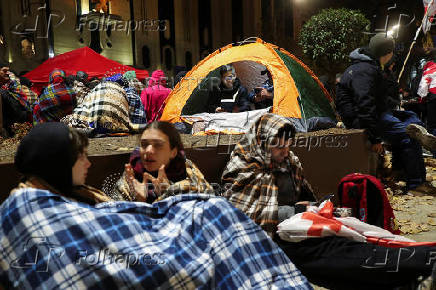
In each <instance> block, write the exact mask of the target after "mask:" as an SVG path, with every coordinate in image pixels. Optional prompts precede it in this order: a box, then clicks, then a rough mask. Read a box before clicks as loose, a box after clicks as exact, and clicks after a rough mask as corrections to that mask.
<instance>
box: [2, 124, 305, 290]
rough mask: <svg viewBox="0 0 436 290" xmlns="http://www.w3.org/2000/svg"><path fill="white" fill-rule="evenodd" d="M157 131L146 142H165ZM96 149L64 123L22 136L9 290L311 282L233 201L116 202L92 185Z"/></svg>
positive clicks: (7, 237)
mask: <svg viewBox="0 0 436 290" xmlns="http://www.w3.org/2000/svg"><path fill="white" fill-rule="evenodd" d="M143 136H144V137H147V136H148V135H147V134H146V135H143ZM152 137H153V138H151V139H149V138H148V137H147V138H144V140H147V141H146V142H158V141H159V140H160V139H159V138H158V136H156V135H154V136H152ZM167 141H168V140H167ZM144 142H145V141H144ZM87 145H88V140H87V138H86V136H84V135H83V134H81V133H79V132H76V131H74V130H71V129H69V128H68V127H67V126H66V125H64V124H61V123H45V124H40V125H37V126H36V127H34V128H33V129H32V130H31V131H30V132H29V134H28V135H27V136H25V137H24V138H23V140H22V141H21V143H20V145H19V147H18V150H17V153H16V156H15V165H16V167H17V169H18V170H19V171H20V172H21V173H23V174H24V176H25V180H24V182H23V183H20V185H19V186H18V188H17V189H15V190H13V191H12V192H11V195H10V196H9V197H8V198H7V199H6V200H5V201H4V202H3V203H2V204H1V205H0V220H1V223H2V224H1V227H0V237H1V239H0V248H1V249H2V250H1V251H0V289H13V288H14V289H87V288H90V289H108V288H111V289H196V288H201V289H240V288H249V289H252V288H253V289H254V288H255V289H270V288H277V289H310V288H311V287H310V284H309V283H308V282H307V279H306V278H305V277H304V276H302V275H301V273H300V272H299V271H298V270H297V269H296V268H295V266H294V265H293V264H292V263H291V262H290V261H289V259H288V258H287V257H286V255H285V254H284V253H283V251H282V250H280V248H278V247H277V245H275V244H274V242H273V241H272V240H271V239H269V238H268V237H267V235H265V233H264V232H263V231H262V229H261V228H260V227H259V226H257V225H256V224H255V223H253V222H252V221H251V220H250V219H249V218H248V217H246V216H245V215H244V214H243V213H241V212H240V211H239V210H237V209H235V208H234V207H233V206H232V205H231V204H230V203H229V202H227V201H226V200H225V199H223V198H217V197H213V196H210V195H204V194H183V195H177V196H173V197H169V198H167V199H165V200H163V201H160V202H155V203H153V204H148V203H145V202H125V201H118V202H113V201H110V199H109V198H108V197H107V196H105V195H104V194H102V193H101V192H100V191H98V190H96V189H93V188H91V187H88V186H85V185H84V184H85V179H86V176H87V173H88V169H89V167H90V165H91V164H90V162H89V160H88V158H87ZM154 145H155V144H154ZM162 145H163V144H162ZM163 146H164V145H163ZM145 148H147V147H145ZM152 156H153V158H154V159H156V160H157V159H158V157H156V155H152ZM167 157H168V158H174V157H175V156H174V155H171V156H167ZM146 160H147V162H150V160H149V158H148V157H147V159H146ZM165 164H166V163H165ZM145 166H147V168H149V170H150V171H151V172H153V171H155V170H156V169H155V168H156V167H149V166H148V163H145ZM186 170H187V171H188V168H187V169H186ZM169 173H170V172H168V175H169V176H168V177H169V178H171V177H170V176H171V175H170V174H169ZM188 175H189V173H188ZM78 201H79V202H78ZM104 201H109V202H104Z"/></svg>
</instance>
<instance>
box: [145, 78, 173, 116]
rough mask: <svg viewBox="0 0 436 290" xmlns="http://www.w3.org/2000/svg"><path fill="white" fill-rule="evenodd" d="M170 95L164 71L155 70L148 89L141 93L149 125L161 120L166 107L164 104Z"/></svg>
mask: <svg viewBox="0 0 436 290" xmlns="http://www.w3.org/2000/svg"><path fill="white" fill-rule="evenodd" d="M170 93H171V89H169V88H167V87H166V77H165V73H164V72H163V71H162V70H155V71H154V72H153V73H152V74H151V78H150V79H149V81H148V87H147V88H146V89H145V90H143V91H142V93H141V101H142V104H143V105H144V110H145V114H146V115H147V122H148V123H151V122H153V121H157V120H159V119H160V117H161V115H162V112H163V109H164V106H165V104H164V102H165V100H166V98H167V97H168V95H169V94H170Z"/></svg>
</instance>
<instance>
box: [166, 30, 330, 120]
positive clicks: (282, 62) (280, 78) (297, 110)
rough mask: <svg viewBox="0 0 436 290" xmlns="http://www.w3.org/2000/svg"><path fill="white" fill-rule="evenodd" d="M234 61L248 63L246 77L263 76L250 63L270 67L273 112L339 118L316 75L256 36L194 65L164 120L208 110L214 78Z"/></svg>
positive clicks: (175, 92)
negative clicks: (222, 67) (223, 66)
mask: <svg viewBox="0 0 436 290" xmlns="http://www.w3.org/2000/svg"><path fill="white" fill-rule="evenodd" d="M230 63H233V64H234V65H235V64H240V65H239V67H243V66H244V64H245V66H246V67H245V68H246V69H245V72H247V71H248V72H249V73H248V74H247V73H245V75H246V76H245V78H253V79H256V77H257V76H260V71H256V70H255V69H251V68H250V67H249V65H248V64H249V63H255V64H256V65H257V66H260V67H262V68H265V67H266V69H268V71H269V72H270V73H271V76H272V80H273V85H274V99H273V108H272V112H273V113H275V114H278V115H281V116H285V117H290V118H295V119H301V121H305V120H307V119H309V118H311V117H330V118H332V119H333V120H335V119H336V116H335V112H334V110H333V107H332V103H333V101H332V98H331V97H330V95H329V93H328V92H327V90H326V89H325V88H324V86H323V85H322V83H321V82H320V80H319V79H318V78H317V77H316V76H315V74H314V73H313V72H312V71H311V70H310V69H309V68H308V67H307V66H306V65H305V64H304V63H303V62H302V61H300V60H299V59H298V58H297V57H295V56H294V55H292V54H290V53H289V52H287V51H286V50H284V49H281V48H279V47H277V46H275V45H273V44H270V43H266V42H264V41H262V40H261V39H259V38H256V39H255V41H253V42H251V43H246V44H242V45H232V44H230V45H227V46H225V47H223V48H220V49H218V50H216V51H215V52H213V53H212V54H210V55H208V56H207V57H206V58H204V59H203V60H202V61H200V62H199V63H198V64H197V65H196V66H194V67H193V68H192V69H191V70H190V71H189V72H188V73H187V74H186V76H185V77H184V78H183V79H182V80H181V81H180V82H179V83H178V84H177V85H176V86H175V88H174V90H173V91H172V92H171V94H170V95H169V96H168V98H167V100H166V105H165V109H164V111H163V114H162V118H161V120H166V121H170V122H173V123H175V122H180V121H181V115H193V114H196V113H202V112H205V111H206V110H205V105H206V103H207V98H208V88H209V87H210V86H209V85H210V82H211V80H212V79H213V77H217V78H218V79H219V71H218V69H219V67H220V66H222V65H226V64H230ZM235 67H236V71H237V75H238V77H239V78H240V79H241V82H242V83H243V84H244V79H243V77H241V75H240V74H239V73H238V66H236V65H235ZM247 67H248V69H247ZM254 67H255V66H253V68H254ZM215 79H216V78H215ZM246 81H247V83H249V81H250V80H246ZM258 85H260V84H258Z"/></svg>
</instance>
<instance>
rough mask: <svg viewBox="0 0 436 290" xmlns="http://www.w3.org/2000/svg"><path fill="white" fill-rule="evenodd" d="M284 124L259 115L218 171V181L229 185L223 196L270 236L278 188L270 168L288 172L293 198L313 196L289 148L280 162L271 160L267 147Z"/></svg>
mask: <svg viewBox="0 0 436 290" xmlns="http://www.w3.org/2000/svg"><path fill="white" fill-rule="evenodd" d="M286 124H291V125H292V123H291V122H289V121H288V120H287V119H286V118H284V117H281V116H278V115H274V114H265V115H263V116H262V117H260V118H259V119H258V120H257V121H256V122H255V123H254V124H253V125H252V126H251V128H250V130H249V131H248V133H247V134H246V135H245V136H244V138H243V139H242V140H241V141H240V142H239V143H238V144H236V146H235V149H234V150H233V152H232V154H231V156H230V161H229V163H228V164H227V166H226V168H225V169H224V172H223V175H222V182H223V183H225V184H229V185H230V186H229V188H228V190H227V191H226V192H225V193H224V196H225V197H227V199H228V200H229V201H230V202H231V203H232V204H233V205H234V206H235V207H237V208H239V209H240V210H242V211H243V212H244V213H245V214H246V215H248V216H249V217H250V218H251V219H253V220H254V221H255V222H256V223H257V224H259V225H260V226H261V227H262V228H263V229H264V230H265V231H266V232H267V233H268V234H269V235H271V236H273V235H274V233H275V232H276V230H277V224H278V188H277V186H276V185H275V178H274V175H273V171H274V170H279V171H282V172H289V175H290V177H291V178H292V179H293V180H294V185H295V193H296V195H297V196H296V200H302V199H306V200H313V199H315V197H314V195H313V191H312V188H311V186H310V185H309V183H308V182H307V180H306V179H305V178H304V176H303V168H302V166H301V163H300V161H299V160H298V157H297V156H296V155H295V154H293V152H292V151H290V152H289V157H288V158H287V159H286V160H285V161H284V162H282V163H281V164H274V163H273V162H272V160H271V152H270V150H267V148H268V145H269V144H270V143H271V142H275V141H274V140H275V139H274V138H276V137H277V136H278V132H279V130H280V128H283V127H284V126H285V125H286ZM293 199H295V198H293Z"/></svg>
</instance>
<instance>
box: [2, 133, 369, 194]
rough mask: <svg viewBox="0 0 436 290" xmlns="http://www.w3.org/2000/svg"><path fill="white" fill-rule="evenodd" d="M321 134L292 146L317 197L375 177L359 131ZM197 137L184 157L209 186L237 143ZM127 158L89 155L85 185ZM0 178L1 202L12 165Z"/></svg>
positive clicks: (97, 183)
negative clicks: (359, 177) (352, 180)
mask: <svg viewBox="0 0 436 290" xmlns="http://www.w3.org/2000/svg"><path fill="white" fill-rule="evenodd" d="M322 132H323V131H321V132H320V133H318V132H316V133H307V134H299V135H297V137H296V140H295V142H294V144H293V146H292V150H293V151H294V152H295V153H296V154H297V156H298V157H299V158H300V160H301V163H302V164H303V168H304V170H305V176H306V178H307V179H308V181H309V182H310V183H311V185H312V187H313V189H314V190H315V192H316V193H317V195H318V197H322V196H324V195H326V194H329V193H336V191H337V186H338V184H339V181H340V179H341V178H342V177H344V176H345V175H347V174H349V173H353V172H361V173H366V174H373V175H374V174H375V170H376V163H374V162H373V161H372V160H373V158H372V157H371V156H372V154H371V152H370V151H369V148H368V146H367V138H366V135H365V134H364V132H363V131H362V130H347V131H346V133H337V134H332V133H328V134H323V133H322ZM201 138H209V140H203V142H199V144H200V146H196V145H195V144H194V145H192V144H185V151H186V156H187V157H188V158H189V159H191V160H192V161H193V162H194V163H195V164H196V165H197V166H198V167H199V168H200V170H201V171H202V172H203V174H204V176H205V177H206V179H207V180H208V181H209V182H210V183H219V182H220V178H221V174H222V172H223V170H224V167H225V165H226V164H227V161H228V160H229V158H230V153H231V151H232V150H233V147H234V145H235V144H236V143H237V141H236V140H235V141H232V140H230V142H228V143H227V144H222V142H221V143H219V145H216V144H217V142H216V139H214V138H217V137H216V136H215V137H214V136H203V137H200V139H201ZM197 139H198V137H197ZM205 141H208V142H205ZM205 144H206V145H205ZM129 155H130V152H126V153H113V154H108V155H91V156H90V157H89V159H90V161H91V162H92V166H91V168H90V169H89V172H88V178H87V184H89V185H92V186H94V187H97V188H101V186H102V183H103V181H104V180H105V178H106V177H107V176H109V175H111V174H114V173H121V172H122V171H123V169H124V164H125V163H126V162H127V161H128V159H129ZM0 176H2V178H1V182H0V201H3V200H4V199H6V198H7V196H8V194H9V192H10V190H11V189H13V188H14V187H15V186H16V185H17V184H18V182H19V174H18V172H17V171H16V169H15V167H14V165H13V163H11V162H9V163H0Z"/></svg>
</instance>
